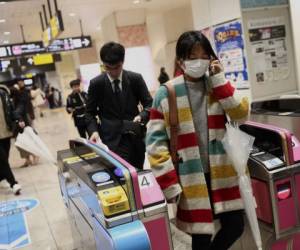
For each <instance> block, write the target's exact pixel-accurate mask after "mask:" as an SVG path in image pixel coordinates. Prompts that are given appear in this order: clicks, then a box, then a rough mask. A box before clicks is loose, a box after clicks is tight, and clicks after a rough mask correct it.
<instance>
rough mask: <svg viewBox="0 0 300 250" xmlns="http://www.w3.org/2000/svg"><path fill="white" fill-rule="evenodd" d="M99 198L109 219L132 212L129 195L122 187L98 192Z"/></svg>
mask: <svg viewBox="0 0 300 250" xmlns="http://www.w3.org/2000/svg"><path fill="white" fill-rule="evenodd" d="M98 198H99V200H100V203H101V206H102V209H103V213H104V215H105V216H107V217H110V216H113V215H116V214H120V213H124V212H127V211H129V210H130V206H129V202H128V198H127V195H126V193H125V191H124V189H123V188H122V187H121V186H116V187H112V188H108V189H104V190H100V191H98Z"/></svg>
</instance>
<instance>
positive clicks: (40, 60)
mask: <svg viewBox="0 0 300 250" xmlns="http://www.w3.org/2000/svg"><path fill="white" fill-rule="evenodd" d="M53 62H54V60H53V56H52V54H40V55H36V56H33V64H34V65H43V64H50V63H53Z"/></svg>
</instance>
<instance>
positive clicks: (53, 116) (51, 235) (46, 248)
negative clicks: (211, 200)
mask: <svg viewBox="0 0 300 250" xmlns="http://www.w3.org/2000/svg"><path fill="white" fill-rule="evenodd" d="M35 128H36V130H37V131H38V132H39V135H40V136H41V138H42V139H43V141H44V142H45V143H46V144H47V146H48V147H49V149H50V150H51V152H52V153H53V155H54V156H56V151H57V150H61V149H66V148H68V139H71V138H75V137H77V131H76V130H75V128H74V127H73V123H72V121H71V119H70V117H68V115H67V114H66V113H65V111H64V110H63V109H58V110H54V111H47V112H46V115H45V117H44V118H39V119H38V120H37V121H36V122H35ZM10 160H11V165H12V167H13V171H14V173H15V176H16V178H17V180H18V181H19V183H20V184H21V185H22V188H23V189H22V194H21V196H19V197H16V196H14V195H13V194H12V192H11V190H10V189H8V188H0V201H8V200H12V199H17V198H18V199H25V198H35V199H37V200H38V201H39V205H38V206H37V207H35V208H34V209H33V210H31V211H29V212H27V213H26V217H27V223H28V229H29V232H30V237H31V244H30V245H28V246H26V247H23V248H21V249H24V250H25V249H26V250H31V249H34V250H54V249H57V250H58V249H64V250H72V249H74V248H75V246H74V244H73V239H72V234H71V227H70V223H69V221H68V215H67V211H66V208H65V206H64V204H63V201H62V199H61V195H60V190H59V184H58V179H57V169H56V166H54V165H49V164H43V163H42V162H41V163H40V164H39V165H38V166H31V167H28V168H20V167H19V166H21V165H22V163H23V162H22V160H21V159H20V157H19V153H18V151H17V150H16V149H15V147H14V146H12V148H11V159H10ZM247 230H248V229H247ZM175 231H176V232H174V230H173V236H174V237H173V238H174V247H175V249H176V250H181V249H184V250H188V249H190V241H191V239H190V237H188V236H186V235H185V234H183V233H181V232H178V231H177V230H175ZM248 231H249V230H248ZM249 237H251V235H249V233H247V234H245V235H244V237H243V239H242V240H241V241H239V242H237V243H236V244H235V246H234V247H233V248H232V250H241V249H243V247H242V245H247V246H248V247H247V249H249V250H251V249H255V248H254V247H251V246H250V245H253V244H251V242H253V240H252V239H250V240H249ZM243 242H244V243H245V244H243ZM249 246H250V247H249ZM244 249H246V248H244Z"/></svg>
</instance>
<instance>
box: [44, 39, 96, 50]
mask: <svg viewBox="0 0 300 250" xmlns="http://www.w3.org/2000/svg"><path fill="white" fill-rule="evenodd" d="M91 46H92V39H91V37H90V36H78V37H70V38H64V39H57V40H55V41H54V42H53V43H52V44H51V45H50V46H49V47H48V52H63V51H69V50H76V49H85V48H89V47H91Z"/></svg>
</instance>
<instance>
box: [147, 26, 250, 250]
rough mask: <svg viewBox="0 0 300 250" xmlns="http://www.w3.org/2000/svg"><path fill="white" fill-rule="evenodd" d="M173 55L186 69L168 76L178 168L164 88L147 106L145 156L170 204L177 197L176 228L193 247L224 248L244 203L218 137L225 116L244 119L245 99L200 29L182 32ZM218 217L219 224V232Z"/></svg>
mask: <svg viewBox="0 0 300 250" xmlns="http://www.w3.org/2000/svg"><path fill="white" fill-rule="evenodd" d="M176 57H177V62H178V64H179V65H180V67H181V68H182V70H183V72H184V74H183V75H181V76H178V77H176V78H175V79H173V80H171V83H172V85H173V86H174V89H175V93H176V102H177V108H178V121H179V129H178V137H177V154H178V158H179V165H178V169H175V167H174V165H173V163H172V159H171V154H170V148H169V144H170V125H169V105H168V92H167V89H166V88H165V87H163V86H161V87H160V88H159V90H158V91H157V93H156V96H155V99H154V102H153V107H152V109H151V115H150V122H149V124H148V132H147V137H146V144H147V153H148V158H149V161H150V165H151V167H152V170H153V172H154V174H155V176H156V178H157V181H158V183H159V184H160V186H161V188H162V190H163V192H164V194H165V197H166V199H167V200H168V202H175V201H178V210H177V226H178V228H180V229H181V230H183V231H185V232H187V233H189V234H191V235H192V247H193V249H195V250H196V249H197V250H200V249H201V250H202V249H203V250H205V249H210V250H222V249H228V248H229V247H230V246H231V245H232V244H233V243H234V242H235V241H236V240H237V239H238V238H239V237H240V236H241V234H242V232H243V229H244V222H243V202H242V200H241V197H240V192H239V187H238V181H237V174H236V172H235V170H234V168H233V166H232V165H231V163H230V161H229V159H228V157H227V155H226V153H225V151H224V149H223V146H222V143H221V140H222V138H223V136H224V134H225V123H226V115H227V116H229V117H230V119H231V120H241V119H244V118H246V117H247V114H248V101H247V99H246V98H242V99H240V100H239V99H238V98H237V97H236V93H235V89H234V88H233V87H232V86H231V84H230V83H229V82H228V81H227V80H226V79H225V77H224V72H222V66H221V64H220V62H219V61H218V59H217V57H216V55H215V53H214V51H213V49H212V47H211V45H210V43H209V41H208V39H207V38H206V37H205V36H203V35H202V34H201V32H197V31H190V32H185V33H183V34H182V35H181V36H180V38H179V39H178V42H177V46H176ZM207 71H208V72H209V76H207V75H206V74H205V73H206V72H207ZM216 218H218V219H219V220H220V224H221V229H220V230H219V231H217V232H215V227H214V219H216ZM214 234H215V237H214V239H213V240H212V235H214Z"/></svg>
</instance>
